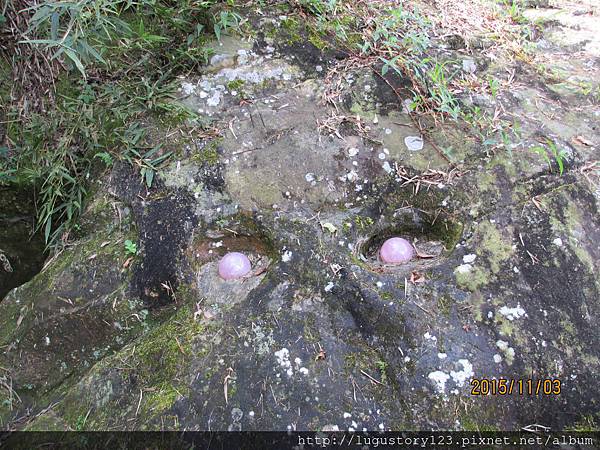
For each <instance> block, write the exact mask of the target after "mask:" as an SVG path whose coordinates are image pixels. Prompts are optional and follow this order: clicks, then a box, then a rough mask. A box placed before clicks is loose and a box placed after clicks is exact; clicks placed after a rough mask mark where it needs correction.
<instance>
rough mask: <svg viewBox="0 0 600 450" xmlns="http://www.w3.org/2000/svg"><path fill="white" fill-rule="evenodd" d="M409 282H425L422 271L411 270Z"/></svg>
mask: <svg viewBox="0 0 600 450" xmlns="http://www.w3.org/2000/svg"><path fill="white" fill-rule="evenodd" d="M410 282H411V283H413V284H418V283H425V275H423V274H422V273H419V272H416V271H413V272H411V274H410Z"/></svg>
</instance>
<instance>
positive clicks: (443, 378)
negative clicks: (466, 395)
mask: <svg viewBox="0 0 600 450" xmlns="http://www.w3.org/2000/svg"><path fill="white" fill-rule="evenodd" d="M427 378H429V379H430V380H431V381H433V384H434V385H435V387H436V389H437V391H438V392H439V393H440V394H443V393H445V392H446V382H447V381H448V379H449V378H450V375H448V374H447V373H446V372H442V371H441V370H436V371H435V372H431V373H430V374H429V375H427Z"/></svg>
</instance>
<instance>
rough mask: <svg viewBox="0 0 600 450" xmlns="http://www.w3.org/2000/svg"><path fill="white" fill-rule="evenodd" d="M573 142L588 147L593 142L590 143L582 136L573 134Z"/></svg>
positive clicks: (591, 145)
mask: <svg viewBox="0 0 600 450" xmlns="http://www.w3.org/2000/svg"><path fill="white" fill-rule="evenodd" d="M573 142H574V143H575V144H579V145H586V146H588V147H593V146H594V144H592V143H591V142H590V141H588V140H587V139H586V138H584V137H583V136H575V137H574V138H573Z"/></svg>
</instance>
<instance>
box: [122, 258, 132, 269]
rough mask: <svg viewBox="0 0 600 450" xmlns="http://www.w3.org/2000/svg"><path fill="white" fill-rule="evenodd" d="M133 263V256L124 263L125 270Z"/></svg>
mask: <svg viewBox="0 0 600 450" xmlns="http://www.w3.org/2000/svg"><path fill="white" fill-rule="evenodd" d="M131 261H133V256H132V257H130V258H127V259H126V260H125V262H124V263H123V268H124V269H127V268H128V267H129V265H130V264H131Z"/></svg>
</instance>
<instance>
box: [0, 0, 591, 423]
mask: <svg viewBox="0 0 600 450" xmlns="http://www.w3.org/2000/svg"><path fill="white" fill-rule="evenodd" d="M536 11H539V10H536ZM559 32H560V26H559V25H554V28H552V33H553V35H552V36H555V35H557V33H559ZM562 32H563V33H565V31H564V30H563V31H562ZM552 36H550V37H547V39H549V41H548V45H547V46H545V47H544V48H545V50H544V51H547V52H549V53H551V52H556V53H558V52H560V51H563V50H564V48H563V47H561V46H560V45H562V44H561V43H560V42H557V41H556V40H551V37H552ZM544 39H545V38H544ZM569 45H571V44H569ZM561 49H562V50H561ZM216 50H217V52H216V54H215V56H213V60H212V64H211V65H210V66H209V67H208V68H207V69H206V71H204V72H203V73H201V74H198V75H197V76H190V77H188V78H186V79H184V80H182V81H181V89H180V92H179V98H178V99H177V101H178V102H180V103H181V104H184V105H186V106H188V107H190V108H192V109H193V110H194V111H196V112H198V113H199V114H200V115H201V116H202V117H205V118H207V120H208V119H210V120H211V121H212V122H211V123H212V124H215V126H218V127H219V128H220V129H221V130H222V134H221V137H218V138H210V137H207V138H206V139H204V140H201V141H182V142H181V148H180V149H179V151H178V152H177V154H176V155H175V157H173V158H172V159H170V162H169V165H168V166H167V167H166V168H165V169H164V170H163V171H162V173H160V174H159V175H158V176H157V177H158V178H157V180H156V181H155V183H154V185H153V187H152V188H151V189H147V188H146V186H145V185H144V184H143V183H142V181H141V180H140V179H139V174H138V173H137V172H135V171H134V170H133V169H132V168H131V167H129V166H127V165H117V166H116V167H115V168H114V169H113V170H112V171H111V173H109V174H107V175H106V176H105V177H104V178H102V179H100V180H98V181H97V182H96V183H95V185H94V189H93V192H95V193H94V195H93V198H92V199H91V201H90V204H89V205H88V208H87V211H86V213H85V214H84V217H83V221H82V229H81V231H80V233H79V234H80V238H78V239H77V240H76V241H75V242H74V245H71V246H69V247H68V248H66V249H65V250H64V251H63V252H61V253H60V254H58V255H56V256H55V257H53V258H52V260H51V261H50V262H49V263H48V264H47V267H46V268H45V269H44V270H43V271H42V272H41V273H39V274H38V275H37V276H35V277H34V278H33V279H32V280H31V281H29V282H28V283H26V284H24V285H22V286H20V287H18V288H16V289H13V290H12V291H11V292H10V293H9V294H8V296H7V297H6V298H4V300H2V301H1V302H0V347H1V348H2V354H1V355H0V367H2V370H3V372H0V376H1V377H2V380H4V381H5V383H6V384H7V385H8V386H11V387H10V390H5V391H0V392H3V393H4V392H6V394H7V396H6V400H5V401H3V402H2V403H0V419H1V424H2V426H3V427H13V428H15V427H26V428H27V429H32V430H41V429H44V430H46V429H81V428H85V429H102V430H113V429H187V430H209V429H210V430H256V429H275V430H290V429H292V430H305V429H323V428H324V427H326V426H329V427H338V428H339V429H340V430H347V429H354V430H363V429H364V428H366V429H376V430H380V429H381V430H384V429H385V430H388V429H467V430H490V429H514V428H519V427H521V426H525V425H527V424H530V423H540V424H544V425H547V426H551V427H553V428H555V429H556V428H564V427H569V426H576V424H578V423H582V421H585V420H586V417H593V414H597V412H598V410H599V409H600V404H599V401H600V393H599V392H598V390H597V374H598V373H599V371H600V359H599V358H600V331H599V330H600V327H598V324H599V321H600V281H599V280H600V278H599V277H598V273H599V269H600V267H599V261H600V248H599V246H598V242H599V240H600V221H599V217H600V215H599V214H598V202H599V199H600V191H599V189H598V184H597V183H598V171H597V169H595V168H594V167H595V166H593V162H594V161H595V160H596V159H597V158H598V145H600V130H599V129H598V127H597V123H598V117H599V116H600V106H598V104H597V102H596V103H593V102H587V101H583V100H582V99H581V97H580V96H579V95H580V94H578V93H573V92H571V91H568V90H562V88H563V87H564V86H550V85H543V84H540V83H533V82H531V79H532V78H531V77H532V75H531V74H528V73H523V74H520V75H519V74H517V75H516V77H517V83H516V84H515V86H514V88H513V89H512V90H511V91H510V92H507V93H506V94H504V95H503V96H499V98H497V99H493V98H492V97H491V96H487V97H482V98H476V99H475V100H474V101H476V102H479V103H480V104H481V107H482V108H487V109H489V110H491V111H493V110H494V108H499V107H500V105H502V107H504V108H509V109H510V113H511V114H512V115H513V116H514V117H515V121H518V123H519V126H520V140H519V143H518V145H515V146H514V148H512V151H511V152H510V154H509V153H507V152H506V151H504V150H502V151H499V152H496V153H494V152H492V153H488V152H486V151H485V149H484V148H482V146H481V145H480V144H479V143H478V142H477V141H476V140H475V139H472V137H471V136H469V135H466V134H465V133H463V132H462V131H461V130H460V129H459V128H458V127H454V128H453V127H451V126H445V127H440V128H439V129H438V130H434V131H433V132H432V133H431V136H430V137H428V138H427V139H423V137H422V135H421V130H419V129H418V128H417V127H416V124H415V122H414V121H413V120H412V119H411V117H410V116H409V114H408V113H407V111H406V109H405V108H404V109H403V106H402V105H403V103H402V100H403V99H402V98H400V99H399V98H398V97H397V95H396V94H397V92H398V89H396V92H395V91H394V90H393V89H392V87H391V84H389V83H387V82H386V81H385V80H384V79H383V78H382V77H379V76H377V75H376V74H374V73H373V72H372V71H370V70H368V69H365V68H363V69H352V68H351V67H348V69H347V72H346V73H344V74H343V76H342V77H341V78H340V79H339V84H338V85H337V89H338V91H337V92H336V96H337V98H340V99H341V101H340V102H339V103H338V104H337V108H336V107H334V106H333V105H331V104H330V103H326V102H324V101H323V96H324V95H325V94H327V89H329V88H330V85H329V84H328V82H326V80H325V79H324V76H325V74H326V72H327V68H328V67H331V66H332V65H333V64H336V63H338V62H339V61H341V60H343V58H344V55H340V54H337V53H335V52H333V53H327V52H325V53H322V52H320V51H319V50H318V49H316V48H315V47H314V46H313V45H312V44H310V43H308V42H300V43H298V42H288V41H285V40H282V41H278V40H277V39H274V40H273V39H267V40H265V39H264V37H263V38H261V37H258V38H257V39H256V40H255V41H251V42H249V41H245V40H240V39H236V38H232V37H228V36H224V37H223V39H222V42H221V43H220V44H219V45H217V46H216ZM597 50H598V48H597V47H590V48H588V49H586V48H582V49H581V52H579V53H578V54H577V55H576V57H574V58H573V60H572V61H573V64H575V65H576V64H579V63H580V62H581V61H584V60H588V59H590V60H591V58H592V56H593V52H594V51H597ZM586 52H587V53H586ZM598 56H600V55H597V54H596V58H598ZM577 58H579V59H577ZM595 61H596V62H593V64H592V65H591V66H590V69H589V70H590V71H591V72H593V74H595V75H593V76H596V77H597V76H598V72H599V71H600V67H599V66H598V62H597V61H598V59H596V60H595ZM458 64H459V66H462V63H460V62H459V63H458ZM469 67H471V66H470V65H469ZM482 67H486V66H485V65H481V64H477V65H476V69H475V70H477V71H479V70H483V69H482ZM485 70H487V71H490V72H491V71H493V70H499V69H498V67H497V66H494V65H488V67H487V68H486V69H485ZM476 73H477V72H476ZM588 75H589V74H588ZM597 79H598V78H596V80H597ZM400 93H401V94H402V93H405V94H406V96H407V97H410V93H409V92H404V91H402V90H400ZM575 104H576V105H577V112H576V114H575V113H574V112H573V111H574V108H573V105H575ZM549 117H551V118H549ZM541 135H543V136H552V138H553V140H554V141H555V142H558V143H559V145H560V147H561V148H563V149H565V151H566V153H565V157H564V172H563V174H562V175H559V173H558V170H557V166H556V163H555V162H554V163H553V164H554V165H553V166H552V170H549V166H548V164H547V162H546V161H544V160H542V159H540V158H538V157H537V156H536V154H535V153H534V152H531V151H526V149H527V148H529V147H531V146H532V145H533V144H534V143H536V142H537V141H538V140H539V136H541ZM577 136H584V137H585V140H582V139H580V138H577V139H574V138H576V137H577ZM415 142H416V143H417V144H418V145H415ZM588 144H589V145H588ZM441 148H444V149H449V148H452V149H453V151H452V152H447V153H444V152H443V151H440V149H441ZM392 236H402V237H404V238H406V239H409V240H410V241H411V242H413V243H414V246H415V248H416V254H415V257H414V258H413V259H412V260H411V261H409V262H407V263H405V264H400V265H397V266H393V267H390V266H385V265H382V264H381V263H380V262H379V261H378V258H377V252H378V250H379V248H380V246H381V244H382V243H383V242H384V241H385V240H386V239H387V238H389V237H392ZM3 239H4V235H3ZM10 239H12V238H9V240H10ZM127 239H129V240H132V241H133V242H137V246H138V249H139V252H138V255H137V256H135V257H134V258H133V259H131V257H130V255H128V254H127V253H126V252H125V251H124V247H123V245H124V241H125V240H127ZM5 245H6V244H5V243H4V241H2V242H0V248H1V249H2V251H3V252H5V253H6V252H9V251H10V249H9V248H8V247H7V248H5ZM235 251H239V252H243V253H244V254H246V255H247V256H248V257H249V258H250V261H251V263H252V273H251V276H249V277H246V278H243V279H240V280H223V279H222V278H220V277H219V275H218V270H217V266H218V262H219V259H220V257H221V256H222V255H224V254H225V253H227V252H235ZM7 254H8V253H7ZM38 270H39V268H38ZM0 277H2V278H0V280H3V281H2V282H3V283H6V282H7V281H6V280H7V278H6V274H5V273H4V272H3V271H2V267H1V266H0ZM8 287H9V288H12V287H13V286H12V285H8ZM4 370H5V372H4ZM501 377H504V378H507V379H515V380H518V379H523V380H526V379H534V380H538V379H541V380H544V379H559V380H560V382H561V384H560V394H559V395H554V394H550V395H541V394H540V395H529V394H528V393H523V394H522V395H519V394H516V393H514V394H513V395H493V396H492V395H490V396H487V397H483V396H477V395H473V393H472V392H471V391H472V387H473V386H472V384H471V380H473V379H475V380H478V379H479V380H481V379H492V378H496V379H499V378H501ZM557 411H558V412H560V414H558V413H557ZM596 420H597V418H596ZM332 429H333V428H332Z"/></svg>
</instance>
